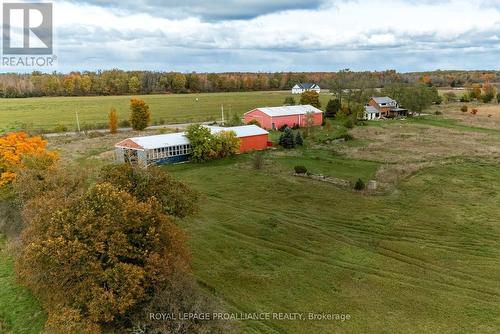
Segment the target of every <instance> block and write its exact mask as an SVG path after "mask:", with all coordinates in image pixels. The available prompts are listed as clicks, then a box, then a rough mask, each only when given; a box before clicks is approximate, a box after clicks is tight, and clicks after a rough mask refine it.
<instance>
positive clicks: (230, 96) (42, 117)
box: [0, 92, 328, 131]
mask: <svg viewBox="0 0 500 334" xmlns="http://www.w3.org/2000/svg"><path fill="white" fill-rule="evenodd" d="M290 95H291V94H290V93H289V92H247V93H212V94H171V95H144V96H138V97H139V98H142V99H144V100H145V101H146V103H147V104H148V105H149V107H150V110H151V113H152V121H154V122H160V121H161V120H163V121H164V122H166V123H186V122H200V121H211V120H216V119H217V120H219V119H220V118H221V105H222V104H223V105H224V110H225V115H226V117H229V116H230V115H231V114H233V113H237V114H238V115H242V114H243V113H245V112H247V111H250V110H252V109H253V108H256V107H265V106H280V105H282V104H283V101H284V99H285V97H286V96H290ZM130 98H131V96H99V97H44V98H27V99H2V100H1V104H0V128H4V127H7V126H9V125H12V124H14V123H18V124H26V125H28V126H30V127H32V128H34V129H44V130H49V131H50V130H53V129H55V128H56V126H57V125H64V126H66V127H67V128H68V130H70V131H71V130H74V129H75V128H76V116H75V114H76V112H78V115H79V118H80V122H81V123H82V124H88V125H93V126H95V125H98V124H107V117H108V116H107V115H108V112H109V110H110V109H111V107H115V108H116V109H117V111H118V115H119V119H120V120H125V119H128V113H129V111H128V110H129V109H128V108H129V101H130ZM196 99H198V101H197V100H196ZM295 99H296V100H297V102H298V99H299V97H298V96H295ZM321 99H322V102H323V105H324V106H326V103H327V101H328V95H326V94H322V95H321Z"/></svg>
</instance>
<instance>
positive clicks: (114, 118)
mask: <svg viewBox="0 0 500 334" xmlns="http://www.w3.org/2000/svg"><path fill="white" fill-rule="evenodd" d="M108 119H109V132H111V133H117V132H118V115H117V113H116V109H115V108H114V107H112V108H111V111H110V112H109V115H108Z"/></svg>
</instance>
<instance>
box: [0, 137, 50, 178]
mask: <svg viewBox="0 0 500 334" xmlns="http://www.w3.org/2000/svg"><path fill="white" fill-rule="evenodd" d="M46 147H47V141H46V140H43V139H42V138H41V137H39V136H35V137H30V136H29V135H27V134H26V133H24V132H13V133H10V134H7V135H5V136H1V137H0V187H1V186H3V185H5V184H8V183H10V182H12V181H13V180H14V179H15V177H16V170H18V169H19V168H22V167H24V163H23V160H24V159H25V158H26V157H30V156H31V157H37V158H47V159H49V160H50V161H52V162H54V161H55V160H57V157H58V156H57V153H55V152H51V151H47V149H46Z"/></svg>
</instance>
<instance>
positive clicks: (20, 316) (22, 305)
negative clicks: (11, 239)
mask: <svg viewBox="0 0 500 334" xmlns="http://www.w3.org/2000/svg"><path fill="white" fill-rule="evenodd" d="M5 247H6V241H5V238H4V237H3V236H2V235H0V333H5V334H38V333H41V332H42V329H43V325H44V323H45V314H44V313H43V311H42V309H41V306H40V304H39V303H38V301H37V300H36V299H35V298H34V297H33V296H32V295H31V293H30V292H29V291H28V290H27V289H25V288H23V287H20V286H19V285H18V284H17V283H16V278H15V275H14V269H13V266H14V264H13V260H12V258H11V256H10V255H9V254H8V253H7V251H6V250H5Z"/></svg>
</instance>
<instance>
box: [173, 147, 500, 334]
mask: <svg viewBox="0 0 500 334" xmlns="http://www.w3.org/2000/svg"><path fill="white" fill-rule="evenodd" d="M298 159H299V160H300V162H301V163H303V164H304V165H306V166H308V167H309V169H319V170H321V171H322V172H324V173H325V174H327V175H334V176H335V175H339V176H343V177H345V178H349V179H354V178H355V177H357V176H358V175H359V173H360V170H364V171H365V172H364V176H366V177H369V176H370V174H372V173H373V171H374V170H375V168H376V166H374V165H373V164H374V163H372V162H367V161H356V160H350V161H344V162H342V163H339V164H335V163H332V164H329V163H328V162H326V160H325V158H324V157H323V158H320V159H319V160H320V163H318V165H316V164H315V162H318V158H317V157H316V156H315V153H314V152H311V153H310V154H309V155H302V156H300V157H299V158H298ZM335 159H336V158H335ZM348 165H349V166H350V168H351V170H352V175H351V176H350V177H349V175H348V174H349V172H348V170H349V169H348V168H347V166H348ZM166 168H167V169H168V170H169V171H170V172H171V173H172V174H173V175H174V176H176V177H179V178H181V179H183V180H185V181H186V182H187V183H189V184H190V185H192V186H193V187H194V188H196V189H198V190H199V191H201V192H202V193H203V194H204V197H205V199H204V201H203V204H202V210H201V213H200V215H199V216H198V217H197V218H195V219H192V220H191V221H189V222H185V223H184V227H185V229H186V230H187V233H188V236H189V238H190V246H191V248H192V251H193V259H194V271H195V274H196V275H197V277H198V279H199V281H200V282H201V283H202V284H203V286H205V287H206V288H207V289H208V291H211V292H212V293H213V294H214V295H216V296H219V297H221V299H222V300H224V301H225V302H226V303H227V305H228V309H229V310H230V311H236V312H316V313H344V314H345V313H347V314H350V315H351V317H352V319H351V320H349V321H345V322H341V321H328V320H325V321H290V320H283V321H279V320H271V321H244V322H240V325H241V326H242V332H244V333H497V332H498V328H500V207H499V206H498V203H500V183H499V182H498V180H499V178H500V168H498V164H495V163H491V162H490V163H486V162H481V161H478V160H472V159H471V160H466V161H465V162H464V161H462V162H461V163H460V164H458V163H450V164H447V165H440V164H438V165H436V166H435V167H430V168H427V169H423V170H421V171H419V172H418V173H417V174H416V175H414V176H412V177H410V178H408V179H406V180H405V181H403V182H402V183H401V184H399V185H398V187H397V189H395V190H394V191H391V192H390V193H388V194H386V195H373V196H370V195H363V194H359V193H356V192H354V191H352V190H349V189H341V188H338V187H335V186H332V185H328V184H324V183H321V182H318V181H312V180H307V179H302V178H296V177H294V176H293V175H292V170H291V167H290V164H289V163H287V162H286V161H284V160H282V159H280V158H279V155H278V156H273V157H272V158H270V159H269V160H268V161H267V163H266V166H265V168H264V169H263V170H259V171H256V170H253V169H252V168H251V157H250V156H249V155H246V156H240V157H237V158H234V159H229V160H224V161H218V162H214V163H210V164H203V165H196V164H185V165H178V166H170V167H166Z"/></svg>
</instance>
